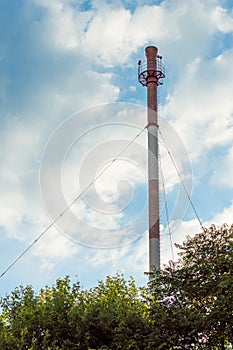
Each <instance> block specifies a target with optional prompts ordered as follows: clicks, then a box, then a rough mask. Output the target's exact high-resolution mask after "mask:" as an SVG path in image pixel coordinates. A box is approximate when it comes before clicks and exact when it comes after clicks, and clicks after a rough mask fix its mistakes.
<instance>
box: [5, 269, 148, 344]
mask: <svg viewBox="0 0 233 350" xmlns="http://www.w3.org/2000/svg"><path fill="white" fill-rule="evenodd" d="M141 292H142V290H141V289H138V288H137V287H136V286H135V282H134V280H133V279H130V280H129V281H128V282H126V281H125V280H124V278H123V277H122V276H121V275H119V274H117V275H116V276H115V277H110V276H108V277H107V278H106V281H105V282H103V281H100V282H99V284H98V286H97V287H95V288H94V289H91V290H89V291H83V290H81V289H80V286H79V284H73V286H72V287H71V285H70V280H69V278H68V277H66V278H65V279H64V280H61V279H59V280H57V282H56V285H55V286H52V287H51V288H50V287H46V288H45V289H41V291H40V293H39V294H38V295H36V294H35V293H34V291H33V289H32V287H30V286H27V287H25V288H24V287H22V286H20V287H19V288H16V289H15V291H14V292H12V294H11V295H8V296H7V297H5V298H4V299H3V300H2V303H1V307H2V314H1V323H0V348H1V349H5V350H7V349H33V350H34V349H35V350H36V349H53V350H56V349H70V350H72V349H83V350H84V349H87V350H88V349H122V348H124V349H144V348H145V346H144V339H145V336H146V332H148V331H149V329H148V325H147V317H146V315H147V306H146V303H145V302H144V301H143V300H142V297H141V294H142V293H141Z"/></svg>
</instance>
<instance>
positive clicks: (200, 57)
mask: <svg viewBox="0 0 233 350" xmlns="http://www.w3.org/2000/svg"><path fill="white" fill-rule="evenodd" d="M0 5H1V7H0V28H1V30H0V36H1V37H0V104H1V109H0V125H1V128H0V142H1V148H0V154H1V172H0V201H1V210H0V247H1V259H0V269H1V271H0V274H1V273H3V272H4V271H5V270H6V268H7V267H8V266H9V265H10V264H11V263H12V262H13V261H14V259H16V258H17V256H19V255H20V254H21V253H22V252H23V251H24V249H26V248H27V247H28V246H29V245H30V244H31V242H33V240H34V239H36V237H38V236H39V235H40V234H41V232H43V230H45V229H46V227H47V226H48V225H50V223H51V222H52V221H53V220H54V219H55V218H56V217H57V216H58V215H59V214H60V213H62V212H63V211H64V210H66V208H67V206H68V205H70V204H71V202H72V201H73V200H74V199H75V198H77V197H78V196H79V194H80V193H81V192H82V191H83V190H85V188H86V187H87V186H88V185H89V184H90V183H91V182H92V181H93V180H94V179H95V178H96V176H97V177H98V176H99V174H101V172H102V171H103V170H104V169H105V168H106V166H107V167H108V166H109V164H110V163H111V161H112V159H114V157H116V156H117V155H118V154H119V152H120V151H121V150H123V149H124V148H126V146H127V145H128V143H129V142H130V141H131V140H133V139H134V137H135V136H136V135H138V134H139V133H140V135H139V136H138V137H137V138H136V140H135V141H134V142H133V143H132V144H131V145H130V146H129V147H127V149H126V150H125V151H124V152H123V153H122V154H121V155H120V157H119V160H118V161H116V162H113V163H112V165H111V166H109V168H108V169H107V170H106V171H105V172H104V173H103V175H101V176H99V178H98V179H97V180H96V182H95V184H94V185H93V186H91V187H90V188H88V190H87V191H86V192H85V194H84V195H83V196H82V197H81V198H78V200H77V201H76V202H75V203H74V204H73V205H72V206H71V207H70V209H69V210H67V212H66V213H65V214H64V216H63V217H62V218H61V219H60V220H59V221H58V222H57V223H56V226H53V227H52V228H51V229H50V230H48V232H46V233H45V234H44V235H43V237H41V238H40V240H39V241H38V242H37V243H36V244H35V245H34V246H33V247H32V248H31V249H30V250H29V251H28V252H27V254H25V255H24V256H23V257H22V258H21V259H20V260H19V261H18V262H17V264H15V265H14V266H13V267H12V268H11V269H10V270H9V271H8V272H7V273H6V274H5V275H4V276H3V277H2V278H1V280H0V285H1V288H0V293H3V294H4V293H6V292H10V291H11V290H12V289H13V288H14V287H15V286H17V285H19V284H20V283H22V284H32V285H33V286H34V287H35V288H40V287H42V286H44V285H45V284H51V283H53V282H54V281H55V280H56V279H57V278H59V277H64V276H65V275H67V274H68V275H70V276H71V277H72V280H74V281H75V280H77V279H79V280H80V282H81V285H83V287H84V288H88V287H91V286H93V285H95V284H96V281H97V280H98V279H102V278H104V277H105V276H106V275H108V274H115V273H116V272H122V273H124V274H125V276H126V277H128V276H130V275H132V276H134V277H135V279H136V281H137V282H138V284H143V283H146V281H147V279H146V277H145V276H144V275H143V273H144V271H147V270H148V237H147V229H148V223H147V159H146V158H147V157H146V136H147V135H146V132H145V131H144V132H142V133H141V130H142V129H143V128H144V127H145V125H146V110H145V104H146V88H143V87H142V86H141V85H140V84H139V83H138V82H137V61H138V59H141V60H145V54H144V49H145V47H146V46H147V45H155V46H157V47H158V48H159V53H160V54H161V55H162V56H163V63H164V64H165V66H166V79H165V80H164V85H163V86H161V87H160V88H159V90H160V91H159V100H160V107H159V111H160V125H161V132H162V134H163V136H164V140H165V143H166V145H164V142H163V140H162V139H160V153H161V169H162V172H161V177H163V178H164V187H165V192H166V198H167V207H168V212H169V218H170V227H171V237H170V235H169V232H168V228H167V221H166V215H165V201H164V195H163V191H162V190H163V186H161V195H160V197H161V198H160V201H161V231H162V234H161V259H162V263H167V262H168V261H169V259H171V258H172V257H173V253H174V254H176V252H175V250H174V248H173V249H172V246H171V244H172V243H174V242H182V241H183V240H184V239H185V236H186V235H187V234H193V233H195V232H199V231H200V225H199V223H198V220H197V217H196V215H195V213H194V212H193V210H192V208H191V207H190V206H188V201H187V198H186V197H185V195H184V190H183V187H182V185H181V181H180V178H179V176H178V175H177V173H176V170H175V168H174V166H173V164H172V161H171V159H170V158H169V155H168V153H167V150H166V147H168V148H169V150H170V152H172V154H173V156H174V159H175V162H176V164H177V167H178V170H179V172H180V174H181V176H182V179H184V182H185V185H186V188H187V189H188V191H189V193H190V195H191V196H192V200H193V203H194V205H195V208H196V210H197V212H198V214H199V216H200V219H201V221H202V222H203V224H204V225H205V226H209V225H210V224H211V223H215V224H216V225H221V224H223V223H225V222H227V223H228V224H231V223H232V216H233V201H232V198H233V182H232V179H233V167H232V161H233V144H232V141H233V98H232V93H233V65H232V62H233V8H232V6H233V4H232V1H231V0H228V1H227V0H189V1H186V0H167V1H155V0H154V1H152V0H134V1H128V0H119V1H113V0H93V1H88V0H86V1H82V0H11V1H8V0H0Z"/></svg>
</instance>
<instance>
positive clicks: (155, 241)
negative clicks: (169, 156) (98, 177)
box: [138, 46, 165, 272]
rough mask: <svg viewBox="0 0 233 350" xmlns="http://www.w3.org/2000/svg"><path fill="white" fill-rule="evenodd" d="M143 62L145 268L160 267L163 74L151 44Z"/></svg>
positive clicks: (159, 59)
mask: <svg viewBox="0 0 233 350" xmlns="http://www.w3.org/2000/svg"><path fill="white" fill-rule="evenodd" d="M146 58H147V62H146V64H143V63H141V61H139V62H138V80H139V82H140V83H141V84H142V85H143V86H146V87H147V118H148V124H147V129H148V181H149V183H148V190H149V271H150V272H153V269H154V268H156V269H157V270H159V269H160V230H159V170H158V99H157V88H158V85H161V84H162V82H161V79H162V78H164V77H165V74H164V66H163V64H162V62H161V59H162V57H161V56H159V55H158V49H157V47H155V46H148V47H147V48H146Z"/></svg>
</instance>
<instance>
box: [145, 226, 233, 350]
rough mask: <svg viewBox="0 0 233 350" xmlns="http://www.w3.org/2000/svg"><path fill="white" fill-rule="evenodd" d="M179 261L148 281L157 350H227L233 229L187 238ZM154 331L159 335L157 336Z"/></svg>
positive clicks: (232, 336)
mask: <svg viewBox="0 0 233 350" xmlns="http://www.w3.org/2000/svg"><path fill="white" fill-rule="evenodd" d="M178 247H179V249H180V250H181V252H180V253H179V256H180V258H179V261H178V262H177V263H176V264H174V263H173V262H170V264H169V266H167V267H165V269H164V270H162V271H160V272H155V278H154V280H153V281H151V292H152V297H151V300H150V313H151V317H152V319H153V328H154V333H153V346H155V347H156V349H166V350H167V349H169V348H170V349H208V350H210V349H229V348H231V346H232V344H233V317H232V316H233V276H232V270H233V226H232V227H230V228H228V227H227V226H226V225H223V226H222V227H221V228H220V229H217V228H216V227H215V226H214V225H213V226H211V227H210V229H206V230H205V231H204V232H202V233H201V234H198V235H196V236H195V237H193V238H191V237H188V239H187V241H186V242H184V243H183V245H178ZM158 329H159V330H160V332H158Z"/></svg>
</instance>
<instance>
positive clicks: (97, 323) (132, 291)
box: [0, 225, 233, 350]
mask: <svg viewBox="0 0 233 350" xmlns="http://www.w3.org/2000/svg"><path fill="white" fill-rule="evenodd" d="M178 248H179V249H180V253H179V259H178V261H177V262H176V263H175V262H170V263H169V265H168V266H165V267H164V269H163V270H161V271H155V272H154V276H153V278H152V279H151V280H150V282H149V283H148V286H145V287H137V286H136V283H135V281H134V280H133V278H130V279H129V280H128V281H126V280H125V279H124V277H123V276H122V275H120V274H116V276H113V277H111V276H107V277H106V279H105V281H99V282H98V285H97V286H96V287H94V288H92V289H90V290H84V289H82V288H81V287H80V283H79V282H77V283H73V284H71V281H70V278H69V277H68V276H67V277H65V278H64V279H58V280H57V281H56V283H55V285H52V286H51V287H49V286H46V287H45V288H43V289H41V290H40V291H39V292H35V291H34V290H33V287H32V286H19V287H17V288H16V289H15V290H14V291H13V292H12V293H11V294H9V295H6V296H5V297H3V298H2V299H1V314H0V349H3V350H8V349H9V350H12V349H19V350H21V349H22V350H23V349H31V350H34V349H35V350H37V349H38V350H39V349H46V350H49V349H51V350H58V349H68V350H69V349H70V350H73V349H80V350H93V349H102V350H103V349H105V350H106V349H111V350H115V349H126V350H127V349H134V350H135V349H136V350H137V349H145V350H151V349H152V350H153V349H164V350H172V349H208V350H218V349H220V350H221V349H232V344H233V317H232V316H233V300H232V299H233V276H232V270H233V226H232V227H230V228H228V227H227V226H226V225H223V226H222V227H221V228H216V227H215V226H211V227H210V228H209V229H206V230H205V231H204V232H202V233H200V234H197V235H196V236H194V237H193V238H191V237H188V238H187V240H186V241H185V242H184V243H183V244H182V245H179V246H178Z"/></svg>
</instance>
